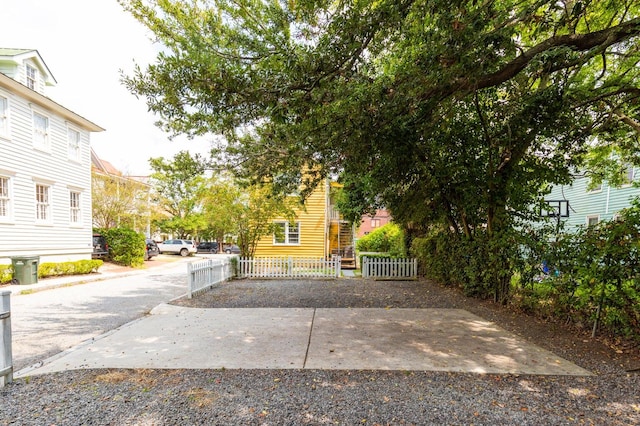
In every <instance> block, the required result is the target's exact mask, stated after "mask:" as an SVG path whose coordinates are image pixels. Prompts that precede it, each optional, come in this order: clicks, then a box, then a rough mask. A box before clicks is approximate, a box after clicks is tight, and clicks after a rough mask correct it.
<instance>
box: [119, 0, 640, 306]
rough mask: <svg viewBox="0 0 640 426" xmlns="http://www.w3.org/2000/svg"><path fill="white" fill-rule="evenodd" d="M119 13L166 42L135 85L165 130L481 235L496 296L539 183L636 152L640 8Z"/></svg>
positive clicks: (269, 6)
mask: <svg viewBox="0 0 640 426" xmlns="http://www.w3.org/2000/svg"><path fill="white" fill-rule="evenodd" d="M121 3H122V4H123V5H124V7H125V9H126V10H128V11H130V12H131V13H132V14H133V15H134V16H135V17H136V18H137V19H138V20H140V21H141V22H142V23H144V24H145V25H146V26H147V27H148V28H149V29H150V30H151V31H152V32H153V33H154V34H155V35H156V36H157V39H158V41H159V42H160V43H161V44H162V45H163V46H164V49H163V50H162V53H161V54H159V56H158V58H157V61H156V63H155V64H152V65H150V66H149V67H147V68H146V69H137V70H136V71H135V72H134V74H133V75H132V76H129V77H125V78H124V81H125V84H126V85H127V87H128V88H129V89H130V90H131V91H132V92H133V93H135V94H136V95H141V96H144V97H146V99H147V103H148V106H149V108H150V110H151V111H153V112H155V113H157V114H158V116H159V117H160V121H159V123H160V125H161V126H162V127H163V128H164V129H166V130H167V131H169V132H172V133H176V134H177V133H184V134H187V135H201V134H206V133H210V132H211V133H222V134H224V135H225V136H226V140H227V142H228V145H226V146H224V147H221V151H220V152H221V159H222V161H225V162H230V163H231V164H232V165H234V166H235V167H236V172H237V173H238V174H239V175H242V176H245V177H248V178H253V179H256V180H261V179H266V180H268V181H270V182H274V184H275V187H276V189H282V190H283V191H285V192H286V191H287V190H291V189H294V188H297V187H298V186H299V185H301V184H302V185H303V186H307V187H308V188H312V187H313V186H314V185H315V184H316V183H317V182H319V181H320V180H321V179H323V178H324V177H326V176H328V175H330V174H339V175H341V176H342V178H343V179H344V181H345V184H347V189H348V190H349V191H348V193H349V194H356V195H357V197H354V198H352V199H351V200H350V209H349V210H350V212H352V213H355V212H357V211H358V208H360V209H362V210H364V209H366V208H368V207H370V206H369V205H370V204H371V202H372V201H376V202H382V203H383V204H385V205H386V206H387V207H388V208H390V210H391V211H392V214H393V215H394V217H396V218H398V219H399V220H400V221H401V222H402V223H403V224H404V225H405V227H407V228H411V229H418V230H419V232H426V231H427V230H429V229H434V227H437V226H441V227H442V229H443V232H446V233H449V234H451V235H450V236H449V239H450V240H456V239H458V240H465V241H474V240H481V241H484V243H483V244H485V245H484V249H483V250H478V253H477V254H476V253H469V254H468V256H478V257H479V260H481V259H484V258H487V256H488V260H487V259H485V265H484V269H485V271H483V272H482V273H483V274H484V275H485V276H486V275H488V276H489V278H488V281H491V282H493V283H494V284H492V285H494V287H493V288H492V289H490V291H491V292H492V293H493V295H494V296H495V297H496V299H501V300H503V299H504V298H505V297H507V296H508V294H507V293H508V282H509V276H508V274H505V273H502V272H495V271H505V270H508V269H509V260H508V256H509V252H510V251H511V247H503V251H500V249H498V247H499V246H500V245H502V246H504V244H503V243H504V241H507V240H508V239H505V235H507V234H509V233H510V232H511V231H513V230H514V229H517V227H516V226H515V225H516V223H515V222H514V221H515V220H517V219H518V218H527V217H530V216H531V213H530V212H531V204H535V202H536V201H537V200H539V199H540V197H541V196H542V194H541V187H542V184H543V183H544V182H545V181H550V182H563V181H567V180H568V179H569V171H570V168H572V167H577V166H581V165H583V159H584V155H585V154H586V152H587V151H588V149H592V148H596V147H597V146H598V145H599V144H603V143H609V144H613V145H615V146H616V147H619V148H620V152H622V153H623V154H624V153H629V152H637V151H638V128H639V127H638V126H637V123H638V122H639V121H640V120H639V118H638V114H639V112H638V111H639V109H638V107H639V103H638V99H640V97H639V95H640V88H639V87H638V82H639V81H640V78H639V75H638V74H639V73H640V67H639V66H638V62H639V61H640V51H639V47H640V46H639V44H640V17H639V14H640V4H639V3H638V2H637V0H606V1H589V0H560V1H558V0H547V1H544V0H524V1H523V0H495V1H476V0H454V1H451V0H447V1H444V0H376V1H373V0H371V1H358V2H350V1H349V2H347V1H340V0H339V1H335V0H299V1H295V2H294V1H291V2H282V1H277V0H272V1H261V2H256V1H252V0H233V1H231V0H226V1H225V0H219V1H215V2H214V1H206V0H200V1H189V2H187V1H170V0H156V1H153V0H151V1H145V2H143V1H140V0H128V1H127V0H121ZM305 167H308V169H309V170H312V171H313V173H310V174H305V175H303V176H304V179H303V180H301V179H299V177H300V176H301V175H300V174H299V171H300V170H302V169H303V168H305ZM492 273H495V274H498V275H494V276H490V275H491V274H492ZM478 279H487V278H481V277H479V278H478ZM483 291H484V290H483ZM487 293H489V290H488V291H486V292H485V293H484V294H487Z"/></svg>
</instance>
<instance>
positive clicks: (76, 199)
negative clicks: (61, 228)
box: [69, 191, 80, 225]
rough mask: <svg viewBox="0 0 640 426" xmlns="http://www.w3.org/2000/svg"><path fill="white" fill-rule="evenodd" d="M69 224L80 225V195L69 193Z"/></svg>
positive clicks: (73, 192)
mask: <svg viewBox="0 0 640 426" xmlns="http://www.w3.org/2000/svg"><path fill="white" fill-rule="evenodd" d="M69 222H71V224H72V225H73V224H79V223H80V193H79V192H75V191H69Z"/></svg>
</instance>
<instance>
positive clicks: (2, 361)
mask: <svg viewBox="0 0 640 426" xmlns="http://www.w3.org/2000/svg"><path fill="white" fill-rule="evenodd" d="M12 381H13V356H12V352H11V292H10V291H3V292H2V293H0V388H1V387H3V386H4V385H6V384H9V383H11V382H12Z"/></svg>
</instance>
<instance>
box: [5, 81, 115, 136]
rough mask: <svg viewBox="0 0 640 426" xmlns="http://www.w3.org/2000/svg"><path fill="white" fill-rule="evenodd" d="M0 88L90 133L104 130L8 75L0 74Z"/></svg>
mask: <svg viewBox="0 0 640 426" xmlns="http://www.w3.org/2000/svg"><path fill="white" fill-rule="evenodd" d="M0 88H3V89H6V90H8V91H9V92H11V93H14V94H16V95H19V96H21V97H22V98H23V99H25V100H27V101H29V102H33V103H34V104H36V105H38V106H41V107H42V108H45V109H46V110H48V111H51V112H54V113H56V114H58V115H60V116H61V117H63V118H64V119H66V120H69V121H70V122H72V123H74V124H75V125H77V126H80V127H81V128H83V129H85V130H88V131H90V132H102V131H104V129H103V128H102V127H100V126H98V125H97V124H95V123H92V122H91V121H89V120H87V119H86V118H84V117H82V116H80V115H78V114H76V113H75V112H73V111H71V110H70V109H67V108H65V107H63V106H62V105H60V104H59V103H57V102H55V101H53V100H51V99H50V98H48V97H46V96H44V95H42V94H40V93H38V92H36V91H34V90H31V89H29V88H28V87H27V86H25V85H24V84H21V83H19V82H17V81H15V80H14V79H12V78H11V77H7V76H6V75H4V74H2V73H0Z"/></svg>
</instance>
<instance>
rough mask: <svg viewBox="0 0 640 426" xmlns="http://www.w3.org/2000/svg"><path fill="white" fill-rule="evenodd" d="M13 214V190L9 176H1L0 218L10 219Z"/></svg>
mask: <svg viewBox="0 0 640 426" xmlns="http://www.w3.org/2000/svg"><path fill="white" fill-rule="evenodd" d="M10 216H11V192H10V191H9V178H8V177H5V176H0V219H9V218H10Z"/></svg>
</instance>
